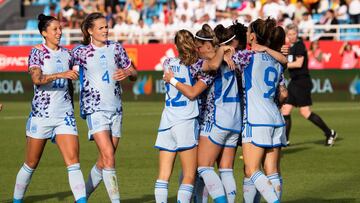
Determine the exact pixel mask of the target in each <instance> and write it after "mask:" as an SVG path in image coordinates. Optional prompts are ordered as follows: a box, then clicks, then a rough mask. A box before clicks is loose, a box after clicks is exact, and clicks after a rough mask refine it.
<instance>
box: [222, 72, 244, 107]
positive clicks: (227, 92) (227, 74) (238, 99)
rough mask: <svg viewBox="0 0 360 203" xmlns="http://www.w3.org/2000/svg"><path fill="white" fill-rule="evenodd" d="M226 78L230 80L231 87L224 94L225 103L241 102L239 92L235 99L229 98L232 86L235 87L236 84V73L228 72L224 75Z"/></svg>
mask: <svg viewBox="0 0 360 203" xmlns="http://www.w3.org/2000/svg"><path fill="white" fill-rule="evenodd" d="M224 78H225V79H226V80H230V84H229V86H228V87H227V88H226V90H225V92H224V96H223V101H224V103H225V102H240V96H239V92H237V94H236V95H235V97H229V93H230V90H231V88H232V86H233V85H234V82H235V77H234V73H233V72H232V71H229V72H226V73H224Z"/></svg>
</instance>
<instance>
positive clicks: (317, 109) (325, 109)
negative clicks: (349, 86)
mask: <svg viewBox="0 0 360 203" xmlns="http://www.w3.org/2000/svg"><path fill="white" fill-rule="evenodd" d="M312 109H313V110H316V111H353V110H360V106H353V107H351V106H343V107H323V108H321V107H320V108H315V107H314V108H312Z"/></svg>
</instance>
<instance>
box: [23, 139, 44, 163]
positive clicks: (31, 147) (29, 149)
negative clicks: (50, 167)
mask: <svg viewBox="0 0 360 203" xmlns="http://www.w3.org/2000/svg"><path fill="white" fill-rule="evenodd" d="M46 141H47V139H36V138H32V137H29V136H28V137H27V138H26V154H25V163H26V164H27V165H28V166H29V167H30V168H36V167H37V165H38V164H39V162H40V159H41V155H42V153H43V151H44V148H45V145H46Z"/></svg>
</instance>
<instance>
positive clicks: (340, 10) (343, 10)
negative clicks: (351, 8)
mask: <svg viewBox="0 0 360 203" xmlns="http://www.w3.org/2000/svg"><path fill="white" fill-rule="evenodd" d="M334 2H337V3H338V5H339V6H338V7H337V8H336V9H334V11H335V16H336V18H337V20H338V21H339V24H346V23H348V22H349V15H348V6H347V4H346V2H345V0H334ZM359 9H360V8H359Z"/></svg>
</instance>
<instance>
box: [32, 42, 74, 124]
mask: <svg viewBox="0 0 360 203" xmlns="http://www.w3.org/2000/svg"><path fill="white" fill-rule="evenodd" d="M70 61H71V57H70V53H69V51H68V50H67V49H65V48H62V47H60V48H59V49H58V50H56V51H54V50H52V49H50V48H48V47H46V46H45V45H44V44H43V45H41V48H39V49H38V48H33V49H32V50H31V53H30V56H29V70H30V69H31V68H33V67H39V68H41V71H42V74H44V75H47V74H54V73H60V72H65V71H68V70H69V66H70ZM31 104H32V105H31V113H30V115H31V116H32V117H45V118H49V117H61V118H62V117H67V116H73V115H74V111H73V106H72V99H71V96H70V94H69V88H68V80H67V79H63V78H61V79H57V80H55V81H52V82H50V83H47V84H44V85H34V97H33V100H32V103H31Z"/></svg>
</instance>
